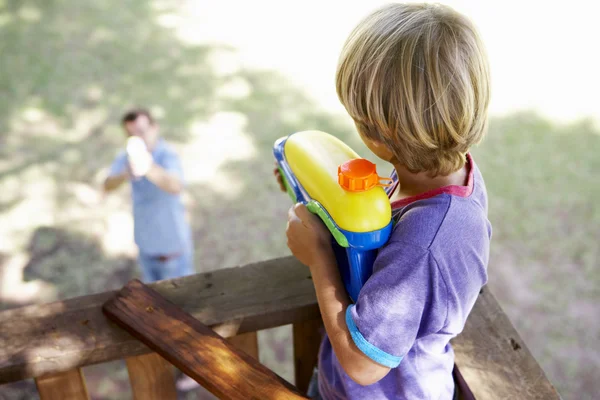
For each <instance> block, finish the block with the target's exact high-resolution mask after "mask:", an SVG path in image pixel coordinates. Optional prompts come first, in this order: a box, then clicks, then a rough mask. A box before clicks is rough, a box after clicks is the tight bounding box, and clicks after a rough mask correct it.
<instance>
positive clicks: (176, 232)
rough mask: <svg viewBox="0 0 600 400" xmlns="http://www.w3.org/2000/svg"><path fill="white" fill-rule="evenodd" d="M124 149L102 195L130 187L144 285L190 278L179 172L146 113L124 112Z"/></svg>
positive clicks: (190, 258)
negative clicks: (171, 279) (122, 187)
mask: <svg viewBox="0 0 600 400" xmlns="http://www.w3.org/2000/svg"><path fill="white" fill-rule="evenodd" d="M122 125H123V128H124V130H125V133H126V135H127V137H128V145H127V149H126V150H123V151H122V152H121V153H120V154H119V155H118V156H117V158H116V159H115V160H114V162H113V163H112V166H111V168H110V172H109V175H108V177H107V178H106V180H105V181H104V190H105V192H110V191H113V190H115V189H117V188H118V187H119V186H121V185H122V184H123V183H124V182H127V181H129V182H130V183H131V189H132V190H131V192H132V200H133V220H134V237H135V243H136V245H137V246H138V249H139V263H140V266H141V268H142V279H143V281H144V282H153V281H157V280H162V279H169V278H175V277H180V276H185V275H189V274H192V273H193V271H194V268H193V246H192V235H191V230H190V227H189V224H188V223H187V221H186V218H185V207H184V205H183V202H182V199H181V192H182V190H183V186H184V184H183V171H182V168H181V162H180V160H179V157H178V156H177V154H176V153H175V151H174V150H173V149H172V148H171V147H170V146H169V145H168V144H167V143H166V142H165V140H164V139H162V138H161V137H160V136H159V127H158V124H157V123H156V122H155V121H154V119H153V118H152V116H151V115H150V113H149V112H148V111H147V110H144V109H137V110H132V111H129V112H127V113H126V114H125V115H124V116H123V119H122Z"/></svg>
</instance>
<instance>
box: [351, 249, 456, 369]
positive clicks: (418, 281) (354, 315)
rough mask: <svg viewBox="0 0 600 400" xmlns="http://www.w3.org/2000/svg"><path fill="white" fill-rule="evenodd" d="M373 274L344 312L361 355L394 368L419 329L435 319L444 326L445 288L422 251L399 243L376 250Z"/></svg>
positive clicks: (430, 261)
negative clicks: (377, 252)
mask: <svg viewBox="0 0 600 400" xmlns="http://www.w3.org/2000/svg"><path fill="white" fill-rule="evenodd" d="M373 271H374V272H373V274H372V275H371V277H370V278H369V279H368V280H367V282H366V283H365V285H364V286H363V288H362V289H361V291H360V294H359V296H358V299H357V301H356V303H355V304H353V305H351V306H349V307H348V309H347V310H346V324H347V326H348V329H349V330H350V334H351V336H352V339H353V340H354V343H355V344H356V346H357V347H358V348H359V349H360V350H361V351H362V352H363V353H364V354H365V355H367V356H368V357H369V358H371V359H372V360H373V361H375V362H377V363H379V364H381V365H384V366H386V367H389V368H395V367H397V366H398V365H399V364H400V362H401V361H402V358H403V357H404V356H405V355H406V353H408V351H409V350H410V348H411V347H412V346H413V344H414V342H415V340H416V338H417V335H419V332H420V331H421V330H422V329H429V328H428V325H430V324H431V323H432V322H434V321H435V320H439V322H440V324H442V325H443V323H444V320H445V317H446V306H445V302H444V301H443V298H444V296H445V294H444V293H445V285H444V283H443V282H438V280H440V279H441V278H440V277H439V275H438V274H437V267H436V266H435V260H434V259H433V256H432V255H431V254H430V252H429V251H428V250H427V249H422V248H418V247H415V246H414V245H410V244H404V243H400V242H391V243H389V244H388V245H386V246H385V247H384V248H382V249H381V250H380V252H379V254H378V256H377V258H376V260H375V264H374V266H373ZM439 328H441V325H440V326H439Z"/></svg>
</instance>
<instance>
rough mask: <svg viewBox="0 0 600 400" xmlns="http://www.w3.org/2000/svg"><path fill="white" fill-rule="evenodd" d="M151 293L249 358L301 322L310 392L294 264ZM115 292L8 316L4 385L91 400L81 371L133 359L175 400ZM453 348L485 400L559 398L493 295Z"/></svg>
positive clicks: (209, 276) (0, 340) (308, 293)
mask: <svg viewBox="0 0 600 400" xmlns="http://www.w3.org/2000/svg"><path fill="white" fill-rule="evenodd" d="M149 287H151V288H152V289H154V290H156V291H157V292H158V293H159V294H160V295H162V296H164V297H165V298H166V299H167V300H169V301H170V302H172V303H174V304H175V305H177V306H179V307H181V308H182V309H183V311H185V312H187V313H189V314H191V316H193V317H194V318H195V319H197V320H198V321H199V322H201V323H202V324H204V325H207V326H210V327H211V328H212V329H213V330H214V331H215V332H217V333H218V334H220V335H221V336H223V337H226V338H232V339H231V342H232V343H234V344H236V343H238V344H239V347H244V348H246V349H245V350H246V353H248V354H252V353H254V355H255V354H256V353H257V344H256V337H255V335H254V334H253V332H256V331H258V330H261V329H266V328H272V327H276V326H280V325H287V324H293V326H294V329H293V332H294V350H295V367H296V386H298V388H299V389H301V390H303V389H305V387H306V384H307V382H308V377H309V375H310V371H311V369H312V364H313V363H314V360H315V357H316V346H315V337H316V333H315V332H316V329H317V328H318V325H319V319H320V316H319V310H318V306H317V302H316V297H315V292H314V288H313V286H312V281H311V279H310V276H309V271H308V269H307V268H306V267H304V266H302V265H301V264H299V263H298V262H297V261H296V260H295V259H293V258H291V257H287V258H281V259H275V260H269V261H265V262H262V263H258V264H252V265H248V266H245V267H238V268H230V269H225V270H219V271H216V272H212V273H205V274H198V275H193V276H189V277H185V278H179V279H173V280H169V281H162V282H157V283H154V284H151V285H149ZM115 294H116V292H106V293H100V294H94V295H90V296H84V297H79V298H74V299H69V300H65V301H60V302H55V303H50V304H44V305H35V306H28V307H23V308H19V309H14V310H8V311H4V312H2V313H0V384H2V383H8V382H13V381H18V380H22V379H27V378H36V382H37V384H38V391H39V392H40V395H41V398H42V399H43V400H44V399H54V398H66V397H60V395H56V393H57V392H56V390H57V388H59V389H62V390H64V391H67V390H68V391H69V393H75V394H74V395H73V396H72V397H69V398H74V399H87V398H88V395H87V389H86V388H85V379H84V378H83V376H82V375H81V374H80V372H79V371H80V370H79V368H81V367H83V366H86V365H90V364H97V363H103V362H108V361H112V360H116V359H126V360H127V366H128V368H129V372H130V377H131V384H132V388H133V389H134V390H133V392H134V396H135V397H136V398H146V399H152V398H157V399H158V398H162V399H167V398H171V396H172V395H169V394H167V395H164V394H163V395H160V394H157V393H159V392H158V391H159V390H163V391H164V392H165V393H173V392H174V391H173V389H170V388H171V387H172V385H173V382H172V381H173V379H172V376H171V375H170V372H169V371H170V369H169V368H168V364H166V362H165V361H164V360H163V359H162V358H160V357H158V356H156V354H155V353H153V352H152V350H151V349H150V348H148V347H146V346H145V345H144V344H142V343H141V342H140V341H139V340H138V339H136V338H134V337H133V336H131V335H130V334H129V333H127V332H126V331H124V330H123V329H121V328H119V327H118V326H117V325H116V324H114V323H112V322H110V321H109V320H108V319H107V317H106V316H105V315H104V314H103V313H102V309H101V308H102V305H103V304H104V303H106V302H107V301H108V300H109V299H111V298H113V297H114V296H115ZM243 334H246V335H243ZM233 337H235V338H233ZM452 344H453V346H454V349H455V353H456V365H457V367H458V370H459V371H460V375H461V376H462V377H463V378H464V380H465V381H466V384H467V385H468V387H469V388H470V390H471V391H472V394H473V396H474V397H475V398H476V399H544V400H546V399H549V400H551V399H559V398H560V397H559V395H558V393H557V392H556V390H555V389H554V387H553V386H552V384H551V383H550V382H549V381H548V379H547V377H546V375H545V374H544V372H543V371H542V369H541V368H540V366H539V365H538V363H537V362H536V360H535V359H534V358H533V357H532V355H531V353H530V352H529V350H528V349H527V346H526V345H525V343H523V341H522V340H521V338H520V337H519V335H518V334H517V332H516V331H515V329H514V328H513V326H512V324H511V323H510V321H509V320H508V318H507V317H506V315H505V314H504V313H503V312H502V309H501V308H500V306H499V305H498V303H497V302H496V300H495V298H494V296H493V295H492V293H491V292H490V291H489V290H487V289H484V290H483V291H482V293H481V295H480V296H479V299H478V301H477V303H476V305H475V307H474V309H473V312H472V313H471V315H470V317H469V320H468V321H467V324H466V326H465V330H464V332H463V333H462V334H461V335H460V336H458V337H457V338H455V339H454V340H453V341H452ZM142 374H143V375H144V376H145V377H149V378H148V379H145V378H143V377H142ZM157 382H162V383H160V384H157ZM0 389H1V388H0ZM53 393H54V394H53ZM142 393H150V395H149V396H150V397H147V396H148V395H147V396H144V395H142ZM63 395H64V393H63ZM155 395H157V396H162V397H153V396H155ZM53 396H58V397H53ZM223 398H227V397H223ZM248 398H251V396H250V397H248Z"/></svg>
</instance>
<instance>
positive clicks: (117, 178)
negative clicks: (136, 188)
mask: <svg viewBox="0 0 600 400" xmlns="http://www.w3.org/2000/svg"><path fill="white" fill-rule="evenodd" d="M130 176H131V173H130V171H129V168H128V166H127V155H126V154H125V152H121V153H120V154H119V155H118V156H117V157H116V158H115V160H114V161H113V163H112V164H111V166H110V170H109V172H108V176H107V177H106V179H105V180H104V185H103V186H104V192H105V193H108V192H112V191H113V190H115V189H117V188H118V187H119V186H121V185H122V184H123V183H124V182H126V181H128V180H129V178H130Z"/></svg>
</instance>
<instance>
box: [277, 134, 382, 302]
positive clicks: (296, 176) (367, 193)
mask: <svg viewBox="0 0 600 400" xmlns="http://www.w3.org/2000/svg"><path fill="white" fill-rule="evenodd" d="M273 153H274V155H275V159H276V161H277V164H278V168H279V172H280V174H281V177H282V178H283V182H284V185H285V187H286V190H287V192H288V194H289V195H290V197H291V198H292V200H293V201H294V202H296V203H298V202H299V203H303V204H304V205H306V207H307V209H308V210H309V211H310V212H311V213H313V214H316V215H317V216H319V217H320V218H321V220H322V221H323V222H324V223H325V225H326V226H327V228H328V229H329V231H330V232H331V234H332V236H333V240H332V246H333V249H334V253H335V256H336V260H337V264H338V268H339V270H340V275H341V277H342V281H343V282H344V286H345V288H346V291H347V292H348V295H349V296H350V298H351V299H352V300H353V301H356V299H357V298H358V293H359V291H360V289H361V288H362V286H363V285H364V284H365V282H366V281H367V279H368V278H369V276H371V274H372V272H373V263H374V261H375V257H376V255H377V249H379V248H380V247H381V246H383V245H384V244H385V243H386V242H387V241H388V239H389V237H390V234H391V232H392V218H391V216H392V211H391V206H390V201H389V198H388V196H387V194H386V193H385V190H384V189H383V187H385V186H389V185H390V183H382V182H381V181H387V182H391V179H390V178H382V177H380V176H378V175H377V171H376V167H375V164H373V163H371V162H370V161H368V160H366V159H364V158H360V157H359V156H358V154H356V153H355V152H354V151H353V150H352V149H351V148H350V147H348V146H347V145H346V144H345V143H344V142H342V141H341V140H339V139H338V138H336V137H335V136H332V135H329V134H327V133H325V132H321V131H303V132H297V133H294V134H292V135H289V136H286V137H282V138H280V139H278V140H277V141H276V142H275V145H274V148H273Z"/></svg>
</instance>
